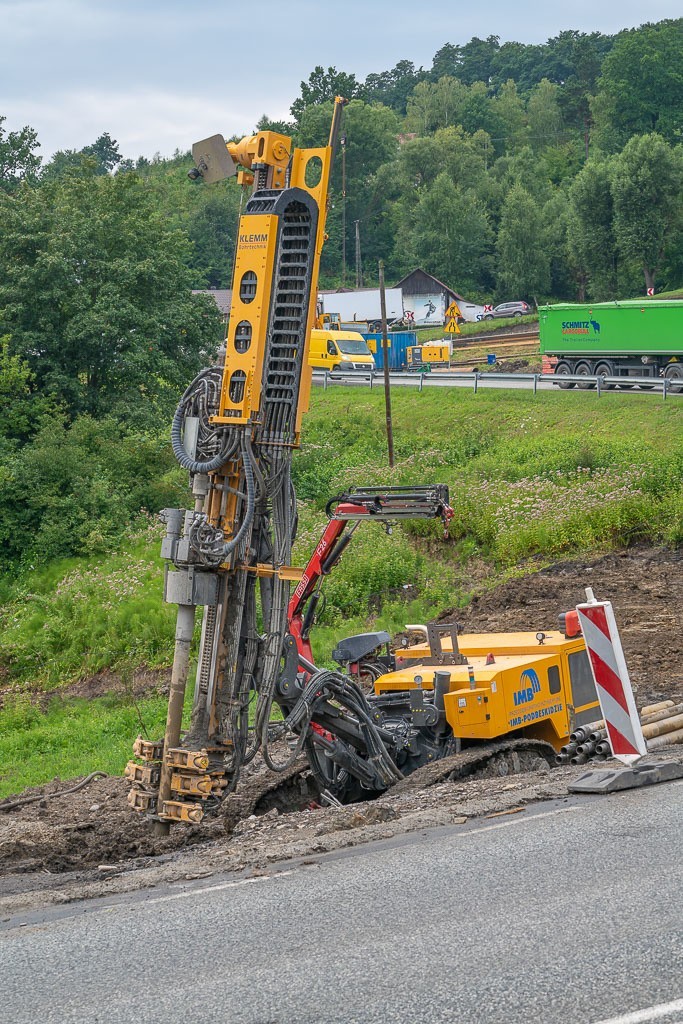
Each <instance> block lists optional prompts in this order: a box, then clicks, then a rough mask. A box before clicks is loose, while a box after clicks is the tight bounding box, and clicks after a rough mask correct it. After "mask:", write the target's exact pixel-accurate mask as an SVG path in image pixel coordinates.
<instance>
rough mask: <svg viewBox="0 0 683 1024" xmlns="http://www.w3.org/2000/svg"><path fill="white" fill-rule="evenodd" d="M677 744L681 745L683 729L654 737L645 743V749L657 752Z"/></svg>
mask: <svg viewBox="0 0 683 1024" xmlns="http://www.w3.org/2000/svg"><path fill="white" fill-rule="evenodd" d="M677 743H683V729H676V730H674V732H666V733H664V734H663V735H662V736H654V737H653V738H652V739H651V740H648V741H647V749H648V750H658V749H659V748H660V747H668V746H674V745H675V744H677Z"/></svg>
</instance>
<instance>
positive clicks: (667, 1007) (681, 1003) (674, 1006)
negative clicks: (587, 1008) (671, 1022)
mask: <svg viewBox="0 0 683 1024" xmlns="http://www.w3.org/2000/svg"><path fill="white" fill-rule="evenodd" d="M681 1011H683V999H674V1001H673V1002H672V1003H658V1005H657V1006H647V1007H646V1008H645V1009H644V1010H634V1011H633V1013H624V1014H622V1015H621V1017H610V1018H609V1020H598V1021H596V1022H595V1024H643V1022H645V1021H649V1020H658V1019H659V1018H660V1017H669V1016H670V1015H671V1014H672V1013H679V1012H681Z"/></svg>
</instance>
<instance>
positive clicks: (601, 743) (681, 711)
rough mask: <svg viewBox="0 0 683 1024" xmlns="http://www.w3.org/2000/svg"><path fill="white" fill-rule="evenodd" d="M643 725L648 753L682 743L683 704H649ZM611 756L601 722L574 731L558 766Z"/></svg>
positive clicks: (560, 754) (645, 711) (643, 716)
mask: <svg viewBox="0 0 683 1024" xmlns="http://www.w3.org/2000/svg"><path fill="white" fill-rule="evenodd" d="M640 723H641V725H642V727H643V736H644V737H645V741H646V743H647V749H648V751H650V750H658V749H659V748H660V747H668V746H670V745H671V744H674V743H683V704H675V703H674V701H672V700H663V701H661V702H660V703H659V704H650V705H648V707H646V708H643V710H642V711H641V712H640ZM611 756H612V748H611V747H610V744H609V739H608V738H607V730H606V729H605V723H604V721H603V720H602V719H601V720H600V721H599V722H589V723H588V725H580V726H579V728H578V729H575V730H574V732H573V733H571V735H570V737H569V743H567V744H565V746H564V747H562V748H561V750H560V752H559V754H558V755H557V763H558V764H585V763H586V762H587V761H606V760H607V758H608V757H611Z"/></svg>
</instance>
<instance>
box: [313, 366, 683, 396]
mask: <svg viewBox="0 0 683 1024" xmlns="http://www.w3.org/2000/svg"><path fill="white" fill-rule="evenodd" d="M389 381H390V383H391V385H392V387H393V386H396V387H410V386H413V387H415V388H416V389H417V390H418V391H422V389H423V388H425V387H457V386H463V384H464V383H465V382H471V383H472V389H473V391H474V393H475V394H476V393H477V391H478V390H479V388H480V387H484V388H486V387H493V388H500V385H501V384H505V383H510V384H517V385H518V386H519V384H520V383H525V384H526V385H527V387H526V388H523V389H520V390H527V391H533V392H534V394H536V393H537V392H538V391H539V390H541V391H549V390H553V389H555V388H557V389H558V390H560V381H561V382H562V384H577V385H582V386H581V387H580V388H577V389H576V390H578V391H588V390H591V391H595V393H596V394H597V396H598V398H600V397H601V396H602V395H603V394H605V393H606V392H612V391H617V392H618V393H619V394H626V395H629V394H642V393H643V391H648V392H654V393H655V394H660V395H661V396H662V398H663V399H664V400H665V401H666V399H667V398H671V397H672V396H675V397H679V396H680V397H683V383H679V382H678V381H672V380H670V379H669V378H668V377H628V378H626V377H604V376H601V377H589V376H584V375H583V374H562V375H561V376H556V375H555V374H550V373H479V372H478V371H474V372H472V373H457V372H453V371H442V372H441V371H437V372H436V373H416V372H409V371H405V370H391V371H390V373H389ZM383 382H384V373H383V372H382V371H381V370H370V371H366V370H344V371H330V370H314V371H313V383H314V384H320V385H322V387H323V388H324V389H327V388H328V387H330V386H332V385H335V384H341V385H346V386H356V387H362V386H368V387H370V388H372V387H375V386H382V384H383ZM586 385H588V387H587V386H586ZM563 390H571V391H573V390H574V389H563Z"/></svg>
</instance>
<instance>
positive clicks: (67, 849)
mask: <svg viewBox="0 0 683 1024" xmlns="http://www.w3.org/2000/svg"><path fill="white" fill-rule="evenodd" d="M69 785H70V784H69ZM66 788H67V784H66V783H64V782H60V781H59V780H55V781H54V782H50V783H48V785H46V786H38V787H35V788H32V789H29V790H26V792H25V793H24V794H22V795H23V796H27V797H28V796H41V797H43V799H41V800H38V801H36V802H33V803H30V804H26V805H25V806H23V807H19V808H17V809H16V810H11V811H9V812H8V813H3V807H4V806H5V805H8V804H10V803H12V802H13V800H5V801H2V803H0V875H1V874H5V873H8V872H13V873H25V872H31V871H47V872H50V873H55V872H61V871H72V870H74V869H75V868H84V867H92V866H95V867H98V866H99V865H100V864H102V865H112V864H117V863H119V862H120V861H122V860H128V859H131V858H134V859H135V858H141V857H156V856H159V855H160V854H164V853H169V852H171V851H173V850H177V849H179V848H182V847H186V846H190V845H192V844H193V843H196V842H205V841H206V840H207V839H210V838H211V836H212V835H218V834H219V833H220V831H221V829H220V825H219V824H218V823H212V822H209V823H208V826H207V827H204V828H200V827H198V826H196V827H192V826H191V827H189V828H187V829H177V830H175V832H173V833H172V834H171V835H170V836H169V837H168V838H163V837H157V836H154V835H152V832H151V829H150V828H149V826H148V824H147V823H146V822H145V821H144V820H142V819H141V818H139V817H138V816H137V815H136V814H133V813H132V811H131V809H130V807H129V806H128V804H127V803H126V794H127V793H128V788H129V785H128V783H127V782H126V781H125V780H124V779H120V778H105V779H97V780H95V781H94V782H92V783H91V784H90V785H88V786H86V787H85V788H84V789H81V790H80V791H79V792H78V793H73V794H70V795H69V796H65V797H60V798H58V799H49V796H50V794H53V793H58V792H60V791H61V790H64V789H66Z"/></svg>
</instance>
